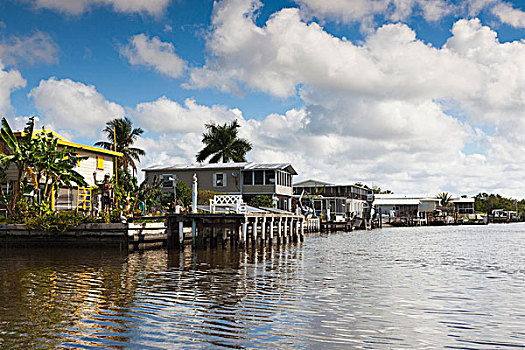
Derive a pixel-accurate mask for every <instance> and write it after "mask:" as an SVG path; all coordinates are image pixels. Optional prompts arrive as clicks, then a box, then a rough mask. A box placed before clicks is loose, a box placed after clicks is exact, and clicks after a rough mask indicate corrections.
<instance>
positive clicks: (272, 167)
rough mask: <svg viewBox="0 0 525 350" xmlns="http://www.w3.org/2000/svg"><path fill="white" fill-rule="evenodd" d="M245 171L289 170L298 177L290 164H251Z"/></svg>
mask: <svg viewBox="0 0 525 350" xmlns="http://www.w3.org/2000/svg"><path fill="white" fill-rule="evenodd" d="M244 170H287V171H288V172H289V173H291V174H292V175H297V172H296V171H295V169H294V168H293V166H292V165H291V164H290V163H250V164H249V165H247V166H246V168H244Z"/></svg>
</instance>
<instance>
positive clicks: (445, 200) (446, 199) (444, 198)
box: [436, 192, 452, 207]
mask: <svg viewBox="0 0 525 350" xmlns="http://www.w3.org/2000/svg"><path fill="white" fill-rule="evenodd" d="M436 198H437V199H439V204H441V206H442V207H446V206H448V205H449V204H450V203H451V202H450V200H451V199H452V195H451V194H450V193H448V192H440V193H438V194H437V195H436Z"/></svg>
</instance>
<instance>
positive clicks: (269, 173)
mask: <svg viewBox="0 0 525 350" xmlns="http://www.w3.org/2000/svg"><path fill="white" fill-rule="evenodd" d="M264 183H265V184H266V185H272V184H274V183H275V171H273V170H266V171H265V172H264Z"/></svg>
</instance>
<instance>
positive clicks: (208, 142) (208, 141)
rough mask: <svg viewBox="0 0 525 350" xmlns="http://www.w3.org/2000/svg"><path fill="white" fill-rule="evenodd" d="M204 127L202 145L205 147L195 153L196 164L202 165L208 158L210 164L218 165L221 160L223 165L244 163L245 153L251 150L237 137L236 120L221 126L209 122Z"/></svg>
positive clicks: (249, 144) (246, 142) (247, 143)
mask: <svg viewBox="0 0 525 350" xmlns="http://www.w3.org/2000/svg"><path fill="white" fill-rule="evenodd" d="M204 126H205V127H206V130H207V132H205V133H204V134H202V143H204V145H205V146H204V148H203V149H202V150H201V151H200V152H199V153H197V162H199V163H202V162H204V161H205V160H206V159H207V158H208V157H210V156H211V159H210V163H218V162H219V161H221V159H222V162H223V163H227V162H229V161H234V162H245V161H246V153H248V152H249V151H250V150H251V149H252V145H251V143H250V142H248V141H247V140H246V139H243V138H239V137H237V132H238V130H237V129H238V128H239V123H238V122H237V120H233V121H232V122H231V123H230V124H228V123H224V124H223V125H218V124H215V123H213V122H210V123H209V124H205V125H204Z"/></svg>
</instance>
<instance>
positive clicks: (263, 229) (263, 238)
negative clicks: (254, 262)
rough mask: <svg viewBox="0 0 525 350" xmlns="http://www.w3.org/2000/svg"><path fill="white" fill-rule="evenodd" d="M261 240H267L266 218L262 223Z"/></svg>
mask: <svg viewBox="0 0 525 350" xmlns="http://www.w3.org/2000/svg"><path fill="white" fill-rule="evenodd" d="M261 239H262V240H263V241H265V240H266V218H262V223H261Z"/></svg>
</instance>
